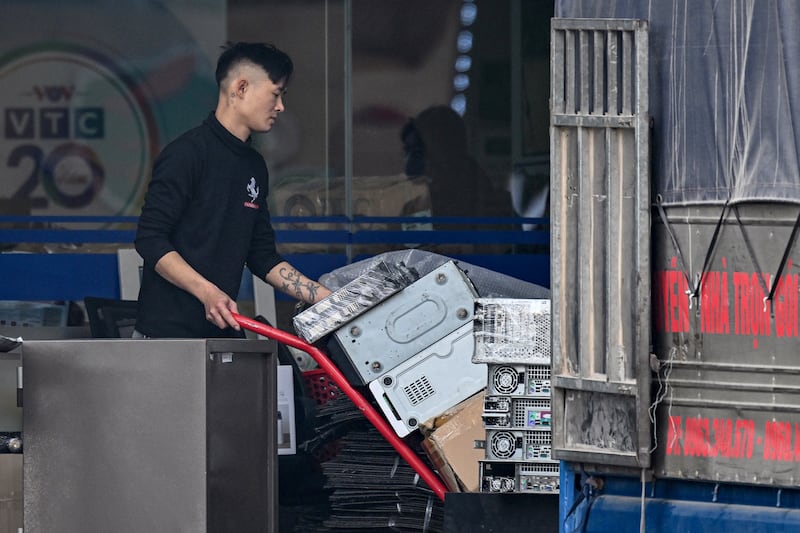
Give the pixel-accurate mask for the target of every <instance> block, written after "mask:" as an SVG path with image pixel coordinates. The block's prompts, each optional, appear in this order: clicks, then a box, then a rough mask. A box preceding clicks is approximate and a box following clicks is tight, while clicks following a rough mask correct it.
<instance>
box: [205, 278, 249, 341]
mask: <svg viewBox="0 0 800 533" xmlns="http://www.w3.org/2000/svg"><path fill="white" fill-rule="evenodd" d="M200 301H202V302H203V306H204V307H205V309H206V320H208V321H209V322H211V323H212V324H214V325H215V326H217V327H218V328H220V329H225V328H227V327H232V328H233V329H235V330H236V331H239V329H240V326H239V323H238V322H237V321H236V319H235V318H233V315H232V314H231V313H238V312H239V309H238V307H237V305H236V302H235V301H233V300H232V299H231V298H230V297H229V296H228V295H227V294H225V293H224V292H222V291H221V290H219V288H218V287H217V286H216V285H212V284H209V286H208V288H207V289H206V291H205V292H204V294H203V297H202V298H201V299H200Z"/></svg>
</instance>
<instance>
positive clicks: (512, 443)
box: [490, 431, 517, 459]
mask: <svg viewBox="0 0 800 533" xmlns="http://www.w3.org/2000/svg"><path fill="white" fill-rule="evenodd" d="M490 446H491V448H490V451H491V453H492V456H494V457H495V458H497V459H510V458H512V457H514V454H515V453H516V451H517V442H516V438H515V437H514V434H513V433H511V432H509V431H498V432H497V433H495V434H494V435H492V440H491V443H490Z"/></svg>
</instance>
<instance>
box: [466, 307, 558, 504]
mask: <svg viewBox="0 0 800 533" xmlns="http://www.w3.org/2000/svg"><path fill="white" fill-rule="evenodd" d="M474 337H475V352H474V355H473V357H472V361H473V362H474V363H485V364H486V365H487V371H488V378H487V387H486V392H485V396H484V408H483V425H484V428H485V430H486V440H485V441H482V442H481V441H479V442H476V445H477V446H479V447H483V448H484V449H485V452H486V455H485V459H484V460H481V461H480V462H479V479H480V491H481V492H494V493H497V492H514V493H557V492H558V490H559V462H558V461H556V460H554V459H553V457H552V455H551V443H552V428H551V423H550V422H551V420H550V418H551V412H552V410H551V398H550V376H551V357H550V300H547V299H511V298H478V299H476V301H475V317H474Z"/></svg>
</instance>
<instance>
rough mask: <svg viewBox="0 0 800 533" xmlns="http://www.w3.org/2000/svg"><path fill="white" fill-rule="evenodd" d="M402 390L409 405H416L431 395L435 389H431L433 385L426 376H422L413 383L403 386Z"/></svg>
mask: <svg viewBox="0 0 800 533" xmlns="http://www.w3.org/2000/svg"><path fill="white" fill-rule="evenodd" d="M403 392H404V393H405V395H406V398H408V401H409V403H411V405H417V404H419V403H422V402H424V401H425V400H427V399H428V398H430V397H431V396H433V393H434V392H436V391H434V390H433V385H431V382H430V380H429V379H428V376H422V377H421V378H419V379H418V380H416V381H414V382H413V383H411V384H409V385H406V386H405V387H403Z"/></svg>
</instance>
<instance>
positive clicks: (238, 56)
mask: <svg viewBox="0 0 800 533" xmlns="http://www.w3.org/2000/svg"><path fill="white" fill-rule="evenodd" d="M243 62H247V63H253V64H254V65H257V66H259V67H261V68H263V69H264V71H265V72H266V73H267V76H269V79H270V80H272V82H273V83H278V82H279V81H283V82H285V83H286V84H288V83H289V79H290V78H291V77H292V72H293V71H294V64H293V63H292V59H291V58H290V57H289V55H288V54H287V53H286V52H284V51H283V50H280V49H278V48H277V47H276V46H275V45H273V44H270V43H244V42H238V43H232V42H228V43H226V44H225V45H224V46H223V52H222V54H220V56H219V60H217V71H216V78H217V86H218V87H221V86H222V80H224V79H225V78H226V77H227V76H228V74H230V72H231V70H232V69H233V68H234V67H235V66H237V65H238V64H240V63H243Z"/></svg>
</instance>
